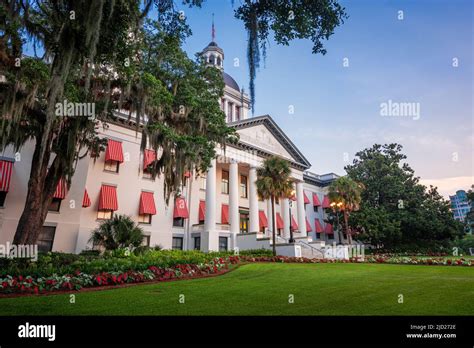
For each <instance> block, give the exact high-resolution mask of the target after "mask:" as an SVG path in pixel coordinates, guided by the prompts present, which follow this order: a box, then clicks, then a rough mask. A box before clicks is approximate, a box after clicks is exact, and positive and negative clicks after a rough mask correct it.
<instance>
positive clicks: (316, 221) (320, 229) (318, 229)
mask: <svg viewBox="0 0 474 348" xmlns="http://www.w3.org/2000/svg"><path fill="white" fill-rule="evenodd" d="M314 227H315V229H316V232H317V233H323V226H322V225H321V222H320V221H319V219H314Z"/></svg>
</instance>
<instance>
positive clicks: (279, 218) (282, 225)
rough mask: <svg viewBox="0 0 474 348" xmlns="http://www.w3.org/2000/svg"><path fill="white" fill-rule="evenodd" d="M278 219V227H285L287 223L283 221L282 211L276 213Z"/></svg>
mask: <svg viewBox="0 0 474 348" xmlns="http://www.w3.org/2000/svg"><path fill="white" fill-rule="evenodd" d="M276 220H277V221H276V225H277V229H281V228H284V226H285V224H284V223H283V219H282V218H281V215H280V213H276Z"/></svg>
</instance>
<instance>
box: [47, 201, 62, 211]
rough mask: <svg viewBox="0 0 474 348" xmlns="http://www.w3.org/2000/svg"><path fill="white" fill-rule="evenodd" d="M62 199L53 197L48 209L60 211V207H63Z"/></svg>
mask: <svg viewBox="0 0 474 348" xmlns="http://www.w3.org/2000/svg"><path fill="white" fill-rule="evenodd" d="M61 201H62V199H61V198H53V200H52V201H51V203H50V204H49V207H48V211H56V212H59V209H60V208H61Z"/></svg>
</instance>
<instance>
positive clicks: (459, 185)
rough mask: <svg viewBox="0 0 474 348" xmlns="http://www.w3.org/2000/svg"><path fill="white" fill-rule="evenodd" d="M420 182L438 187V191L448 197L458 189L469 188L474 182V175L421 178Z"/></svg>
mask: <svg viewBox="0 0 474 348" xmlns="http://www.w3.org/2000/svg"><path fill="white" fill-rule="evenodd" d="M420 182H421V183H422V184H423V185H425V186H429V185H433V186H436V187H438V192H439V193H440V194H441V195H443V196H444V197H445V198H446V199H449V195H453V194H454V193H456V191H457V190H468V189H470V188H471V185H473V184H474V176H456V177H451V178H441V179H420Z"/></svg>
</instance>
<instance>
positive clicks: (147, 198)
mask: <svg viewBox="0 0 474 348" xmlns="http://www.w3.org/2000/svg"><path fill="white" fill-rule="evenodd" d="M138 213H139V214H140V215H144V214H150V215H156V206H155V199H154V198H153V192H144V191H142V194H141V196H140V207H139V212H138Z"/></svg>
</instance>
